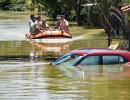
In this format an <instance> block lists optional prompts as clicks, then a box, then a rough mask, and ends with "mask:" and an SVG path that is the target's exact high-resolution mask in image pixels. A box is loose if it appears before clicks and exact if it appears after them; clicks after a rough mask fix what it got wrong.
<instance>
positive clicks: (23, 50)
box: [0, 11, 130, 100]
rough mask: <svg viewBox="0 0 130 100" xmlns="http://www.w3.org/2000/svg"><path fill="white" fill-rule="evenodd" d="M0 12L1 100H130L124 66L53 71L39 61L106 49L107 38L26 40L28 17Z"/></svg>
mask: <svg viewBox="0 0 130 100" xmlns="http://www.w3.org/2000/svg"><path fill="white" fill-rule="evenodd" d="M0 13H1V14H0V34H2V35H1V36H0V100H130V87H129V84H130V79H129V78H130V75H129V73H130V70H129V69H130V68H129V67H124V66H122V65H111V66H89V67H87V68H76V67H72V66H62V67H56V66H52V65H49V63H50V60H47V59H44V58H45V57H57V56H60V55H62V54H64V53H66V52H68V51H70V50H73V49H77V48H95V47H96V48H104V47H105V48H106V47H107V40H106V39H102V40H101V39H99V38H98V39H88V40H87V39H85V38H84V39H81V38H83V37H77V38H75V37H74V38H72V40H67V41H66V40H65V41H62V40H58V41H50V40H48V41H46V42H45V43H38V42H33V41H31V42H30V41H29V40H27V39H26V38H25V33H26V32H27V31H28V25H27V21H28V18H29V16H28V14H27V15H26V14H23V13H17V12H4V13H3V12H1V11H0ZM14 15H16V16H14ZM3 33H4V34H3ZM90 35H91V34H90ZM59 41H62V43H58V42H59ZM48 42H49V43H48ZM52 42H55V43H52Z"/></svg>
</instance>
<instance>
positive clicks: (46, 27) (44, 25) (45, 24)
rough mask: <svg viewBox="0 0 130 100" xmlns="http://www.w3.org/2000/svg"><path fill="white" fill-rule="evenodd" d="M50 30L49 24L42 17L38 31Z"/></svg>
mask: <svg viewBox="0 0 130 100" xmlns="http://www.w3.org/2000/svg"><path fill="white" fill-rule="evenodd" d="M47 30H50V28H49V25H48V24H47V23H46V20H43V19H42V24H41V26H40V31H42V32H44V31H47Z"/></svg>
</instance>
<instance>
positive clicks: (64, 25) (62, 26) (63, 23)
mask: <svg viewBox="0 0 130 100" xmlns="http://www.w3.org/2000/svg"><path fill="white" fill-rule="evenodd" d="M59 29H60V30H63V31H65V32H67V33H69V23H68V21H67V20H66V19H65V16H64V15H60V21H59Z"/></svg>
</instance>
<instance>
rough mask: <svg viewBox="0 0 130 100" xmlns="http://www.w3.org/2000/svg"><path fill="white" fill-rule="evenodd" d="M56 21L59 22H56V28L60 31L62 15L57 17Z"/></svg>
mask: <svg viewBox="0 0 130 100" xmlns="http://www.w3.org/2000/svg"><path fill="white" fill-rule="evenodd" d="M56 19H57V21H56V22H55V27H54V28H55V29H57V30H58V29H59V27H60V15H57V17H56Z"/></svg>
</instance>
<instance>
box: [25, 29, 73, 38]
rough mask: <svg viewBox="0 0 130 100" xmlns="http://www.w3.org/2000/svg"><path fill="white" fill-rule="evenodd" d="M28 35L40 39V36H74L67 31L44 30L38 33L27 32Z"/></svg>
mask: <svg viewBox="0 0 130 100" xmlns="http://www.w3.org/2000/svg"><path fill="white" fill-rule="evenodd" d="M26 37H27V38H29V39H39V38H72V36H71V34H69V33H67V32H65V31H59V30H54V31H44V32H40V33H38V34H31V33H30V32H28V33H27V34H26Z"/></svg>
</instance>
